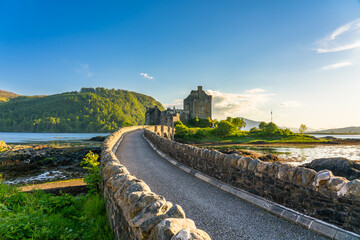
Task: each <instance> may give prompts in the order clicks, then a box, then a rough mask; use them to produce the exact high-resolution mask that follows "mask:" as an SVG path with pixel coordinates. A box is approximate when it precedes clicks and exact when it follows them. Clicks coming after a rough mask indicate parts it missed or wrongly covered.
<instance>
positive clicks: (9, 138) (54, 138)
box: [0, 132, 109, 144]
mask: <svg viewBox="0 0 360 240" xmlns="http://www.w3.org/2000/svg"><path fill="white" fill-rule="evenodd" d="M107 135H109V134H108V133H14V132H12V133H9V132H0V140H1V141H4V142H5V143H9V144H15V143H20V144H32V143H45V142H81V141H84V140H88V139H90V138H92V137H96V136H107Z"/></svg>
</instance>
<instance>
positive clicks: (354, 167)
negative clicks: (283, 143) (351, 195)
mask: <svg viewBox="0 0 360 240" xmlns="http://www.w3.org/2000/svg"><path fill="white" fill-rule="evenodd" d="M303 167H307V168H311V169H314V170H315V171H317V172H319V171H321V170H324V169H327V170H330V171H332V173H333V174H334V175H335V176H340V177H345V178H347V179H348V180H350V181H351V180H354V179H358V178H360V163H359V162H356V161H351V160H348V159H346V158H320V159H315V160H313V161H312V162H310V163H307V164H304V165H303Z"/></svg>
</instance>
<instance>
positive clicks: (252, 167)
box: [248, 158, 260, 171]
mask: <svg viewBox="0 0 360 240" xmlns="http://www.w3.org/2000/svg"><path fill="white" fill-rule="evenodd" d="M259 162H260V161H259V159H256V158H255V159H252V160H251V161H250V162H249V165H248V170H249V171H254V170H255V168H256V166H257V165H258V163H259Z"/></svg>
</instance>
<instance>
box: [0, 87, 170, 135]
mask: <svg viewBox="0 0 360 240" xmlns="http://www.w3.org/2000/svg"><path fill="white" fill-rule="evenodd" d="M154 106H158V107H159V108H160V109H161V110H163V109H164V108H163V106H162V105H161V103H160V102H157V101H156V100H155V99H154V98H152V97H150V96H147V95H144V94H140V93H136V92H130V91H127V90H115V89H105V88H95V89H94V88H82V89H81V90H80V92H77V91H75V92H67V93H61V94H55V95H49V96H32V97H28V96H18V97H16V98H11V99H10V98H9V100H8V101H7V102H2V103H0V132H113V131H115V130H117V129H118V128H119V127H122V126H130V125H138V124H143V123H144V122H145V112H146V108H147V107H154Z"/></svg>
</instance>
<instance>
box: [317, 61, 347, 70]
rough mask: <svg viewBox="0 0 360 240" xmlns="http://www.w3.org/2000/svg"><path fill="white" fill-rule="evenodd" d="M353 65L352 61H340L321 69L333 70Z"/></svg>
mask: <svg viewBox="0 0 360 240" xmlns="http://www.w3.org/2000/svg"><path fill="white" fill-rule="evenodd" d="M351 65H353V63H352V62H340V63H335V64H331V65H327V66H324V67H322V68H321V69H320V70H332V69H337V68H342V67H346V66H351Z"/></svg>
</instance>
